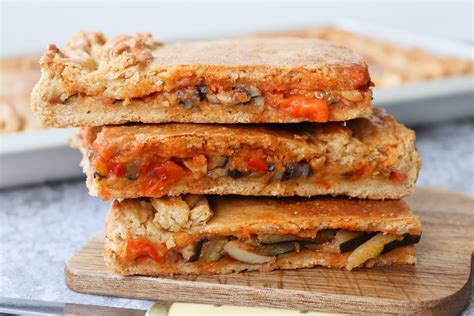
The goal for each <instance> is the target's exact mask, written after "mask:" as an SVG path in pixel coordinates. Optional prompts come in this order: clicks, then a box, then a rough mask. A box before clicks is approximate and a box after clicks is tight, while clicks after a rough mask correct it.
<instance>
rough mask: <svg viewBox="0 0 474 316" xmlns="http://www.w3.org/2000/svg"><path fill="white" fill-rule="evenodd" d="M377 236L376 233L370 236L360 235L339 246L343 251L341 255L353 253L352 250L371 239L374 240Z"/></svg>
mask: <svg viewBox="0 0 474 316" xmlns="http://www.w3.org/2000/svg"><path fill="white" fill-rule="evenodd" d="M375 235H376V233H370V234H366V233H362V234H359V235H358V236H357V237H355V238H353V239H350V240H348V241H345V242H343V243H341V244H339V250H340V251H341V253H345V252H349V251H352V250H354V249H356V248H357V247H359V246H360V245H362V244H363V243H365V242H366V241H367V240H369V239H370V238H372V237H373V236H375Z"/></svg>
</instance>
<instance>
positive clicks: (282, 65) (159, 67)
mask: <svg viewBox="0 0 474 316" xmlns="http://www.w3.org/2000/svg"><path fill="white" fill-rule="evenodd" d="M41 67H42V77H41V79H40V81H39V83H38V84H37V86H36V87H35V89H34V90H33V95H32V106H33V110H34V111H35V112H36V113H38V114H39V116H40V117H41V119H42V120H43V122H44V123H45V124H46V125H48V126H97V125H106V124H121V123H126V122H146V123H163V122H200V123H257V122H259V123H265V122H279V123H283V122H289V121H291V122H299V121H313V122H327V121H342V120H348V119H353V118H356V117H362V116H367V115H369V114H370V104H371V90H370V86H371V84H372V83H371V81H370V77H369V74H368V70H367V65H366V64H365V63H364V61H363V60H362V58H361V57H360V56H359V55H357V54H354V53H353V52H351V51H350V50H348V49H346V48H344V47H342V46H338V45H334V44H331V43H330V42H326V41H320V40H312V39H297V38H278V39H251V38H248V39H233V40H220V41H203V42H187V43H172V44H166V45H165V44H162V43H160V42H158V41H155V40H153V38H152V36H151V35H150V34H138V35H136V36H134V37H133V36H125V35H122V36H118V37H115V38H112V39H110V40H108V39H106V38H105V37H104V36H103V35H102V34H101V33H84V32H81V33H78V34H76V35H75V36H74V37H73V38H72V39H71V40H70V41H69V42H68V43H67V44H66V45H65V47H64V49H63V50H60V49H59V48H57V47H56V46H55V45H53V44H51V45H50V46H49V48H48V50H47V51H46V53H45V55H44V56H43V58H42V59H41ZM145 109H146V111H145ZM71 113H72V114H73V115H74V116H73V117H68V115H70V114H71ZM112 114H114V115H112Z"/></svg>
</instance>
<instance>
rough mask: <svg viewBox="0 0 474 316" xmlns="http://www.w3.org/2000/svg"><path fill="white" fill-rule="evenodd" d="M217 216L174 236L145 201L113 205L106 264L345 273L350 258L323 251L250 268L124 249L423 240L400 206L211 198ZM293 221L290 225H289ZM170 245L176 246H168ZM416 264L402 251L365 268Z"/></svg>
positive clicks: (161, 270) (162, 270)
mask: <svg viewBox="0 0 474 316" xmlns="http://www.w3.org/2000/svg"><path fill="white" fill-rule="evenodd" d="M208 199H209V203H210V205H211V206H212V211H213V212H214V216H213V217H212V218H211V219H210V220H209V221H208V222H207V223H206V224H205V225H194V226H191V227H189V228H187V229H184V230H181V231H178V232H172V231H169V230H167V229H164V227H162V226H160V225H159V223H158V222H157V221H156V218H157V217H159V216H158V215H159V213H160V210H156V209H154V208H153V207H152V205H151V203H150V202H149V201H148V200H146V199H142V200H124V201H122V202H118V201H115V202H113V204H112V206H111V209H110V211H109V213H108V215H107V220H106V223H107V225H106V236H107V238H106V248H105V257H106V261H107V264H108V266H109V267H110V268H112V269H113V270H115V271H116V272H119V273H122V274H147V275H148V274H150V275H167V274H174V273H230V272H233V271H235V272H238V271H242V270H245V269H249V270H273V269H295V268H302V267H311V266H315V265H323V266H328V267H337V268H342V267H344V266H345V264H346V260H347V257H348V254H331V253H327V252H323V251H309V250H308V251H301V252H300V253H290V254H286V255H280V256H278V257H277V260H276V261H274V262H271V263H269V264H265V265H248V264H245V263H241V262H235V261H233V260H229V259H226V258H224V259H223V260H219V261H218V262H216V263H212V264H206V265H204V266H203V265H200V264H195V263H179V262H178V263H177V262H175V261H174V262H173V264H170V263H167V262H164V263H162V264H156V263H155V262H153V260H145V261H140V263H137V262H134V261H132V262H131V261H130V258H128V257H126V255H125V256H124V253H123V248H124V247H125V246H124V243H125V242H126V240H128V239H130V238H131V239H136V238H146V239H147V240H150V241H152V242H153V243H163V244H167V245H168V244H170V245H172V246H171V247H168V248H173V247H178V248H182V247H184V246H185V245H187V244H188V243H189V242H190V241H192V240H196V239H197V238H199V237H202V236H206V237H208V238H210V239H212V237H216V236H218V237H222V236H236V237H238V238H246V237H247V238H248V236H251V235H265V234H280V235H285V234H292V235H299V234H307V232H308V231H318V230H322V229H345V230H351V231H363V232H373V231H376V232H384V233H387V234H392V235H397V236H399V235H403V234H411V235H420V234H421V223H420V219H419V218H418V217H417V216H414V215H412V214H411V211H410V208H409V206H408V205H407V204H406V203H405V202H403V201H400V200H390V201H389V200H387V201H368V200H350V199H334V198H319V199H302V198H287V199H276V198H257V197H253V198H245V199H244V198H241V197H232V196H227V197H212V196H210V197H208ZM289 218H291V220H288V219H289ZM170 241H172V242H170ZM395 263H414V248H413V247H404V248H400V250H397V251H392V252H389V253H387V254H385V255H383V256H381V257H379V258H376V259H375V260H372V261H370V262H367V266H373V265H390V264H395Z"/></svg>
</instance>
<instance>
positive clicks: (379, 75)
mask: <svg viewBox="0 0 474 316" xmlns="http://www.w3.org/2000/svg"><path fill="white" fill-rule="evenodd" d="M258 36H266V37H268V36H271V37H280V36H281V37H288V36H291V37H296V38H312V39H320V40H328V41H331V42H334V43H337V44H340V45H344V46H346V47H348V48H350V49H352V50H354V51H355V52H357V53H359V54H361V55H362V56H363V57H364V60H365V61H366V62H367V63H368V64H369V68H370V74H371V77H372V80H373V82H374V83H375V85H376V86H377V87H392V86H398V85H401V84H407V83H412V82H419V81H424V80H431V79H439V78H446V77H453V76H460V75H465V74H470V73H474V62H473V61H472V60H469V59H463V58H459V57H451V56H436V55H434V54H432V53H430V52H427V51H425V50H423V49H420V48H417V47H402V46H400V45H396V44H394V43H390V42H387V41H384V40H381V39H377V38H373V37H369V36H365V35H362V34H358V33H353V32H349V31H346V30H343V29H340V28H337V27H334V26H325V27H320V28H306V29H299V30H293V31H286V32H279V33H270V34H258Z"/></svg>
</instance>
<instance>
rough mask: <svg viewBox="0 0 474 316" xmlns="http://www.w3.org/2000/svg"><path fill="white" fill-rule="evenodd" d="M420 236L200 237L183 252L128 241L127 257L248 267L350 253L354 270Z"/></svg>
mask: <svg viewBox="0 0 474 316" xmlns="http://www.w3.org/2000/svg"><path fill="white" fill-rule="evenodd" d="M419 240H420V236H417V235H409V234H405V235H402V236H394V235H388V234H384V233H381V232H379V233H377V232H370V233H365V232H353V231H346V230H336V229H328V230H322V231H319V232H317V234H316V236H315V237H301V236H297V235H262V236H256V235H252V236H251V237H250V238H245V239H238V238H237V237H235V236H227V237H201V238H199V239H198V240H197V241H196V242H195V243H194V244H190V245H188V246H186V247H184V248H171V249H168V250H167V251H164V248H165V247H164V246H163V244H159V247H158V246H156V244H153V243H151V242H146V241H144V240H141V239H139V240H138V241H137V240H128V241H127V244H126V255H127V257H128V258H130V259H132V260H137V259H140V258H142V257H143V256H148V257H149V258H151V259H152V260H154V261H156V262H158V263H160V262H163V260H164V258H165V257H166V256H167V255H168V252H170V251H172V252H173V253H175V254H178V256H180V257H181V258H182V259H181V260H182V261H183V262H186V263H190V262H200V263H209V262H216V261H218V260H221V259H222V258H224V257H229V258H233V259H234V260H237V261H240V262H243V263H248V264H264V263H267V262H273V261H274V260H276V258H277V257H278V256H280V255H283V254H285V253H291V252H300V251H304V250H309V251H311V250H315V251H322V252H327V253H334V254H344V253H349V255H348V257H347V262H346V264H345V267H346V269H347V270H352V269H354V268H357V267H359V266H361V265H363V264H364V263H365V262H367V261H368V260H370V259H373V258H376V257H378V256H380V255H382V254H384V253H387V252H389V251H392V250H393V249H396V248H398V247H401V246H406V245H411V244H416V243H418V242H419Z"/></svg>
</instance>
